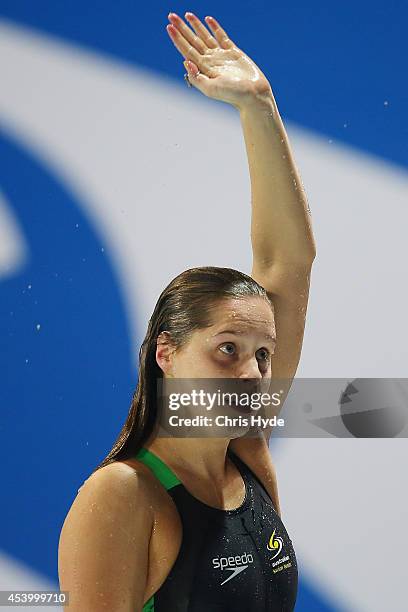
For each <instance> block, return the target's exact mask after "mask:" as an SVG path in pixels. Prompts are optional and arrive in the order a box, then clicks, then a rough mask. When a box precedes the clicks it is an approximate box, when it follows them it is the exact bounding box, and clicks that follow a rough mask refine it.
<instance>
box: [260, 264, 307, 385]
mask: <svg viewBox="0 0 408 612" xmlns="http://www.w3.org/2000/svg"><path fill="white" fill-rule="evenodd" d="M311 268H312V263H306V264H304V265H302V264H293V265H289V264H285V263H281V262H277V263H276V264H274V265H271V266H270V267H269V268H268V269H263V270H258V269H257V268H256V267H254V268H253V270H252V274H251V276H252V278H254V280H256V281H257V282H258V283H259V284H260V285H262V286H263V287H264V288H265V290H266V292H267V293H268V295H269V297H270V299H271V301H272V303H273V305H274V315H275V326H276V348H275V352H274V354H273V355H272V376H273V378H282V379H290V380H292V379H293V377H294V375H295V373H296V370H297V366H298V364H299V360H300V354H301V351H302V345H303V336H304V329H305V320H306V312H307V304H308V299H309V286H310V274H311Z"/></svg>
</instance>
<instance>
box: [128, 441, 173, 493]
mask: <svg viewBox="0 0 408 612" xmlns="http://www.w3.org/2000/svg"><path fill="white" fill-rule="evenodd" d="M135 458H136V459H139V461H141V462H142V463H144V464H145V465H147V467H148V468H150V469H151V470H152V472H153V474H154V475H155V476H156V477H157V478H158V480H160V482H161V483H162V485H163V486H164V487H165V488H166V489H167V490H168V489H171V488H173V487H175V486H176V485H178V484H181V481H180V480H179V479H178V478H177V476H176V475H175V473H174V472H173V471H172V470H171V469H170V468H169V466H168V465H166V464H165V463H164V461H162V460H161V459H160V458H159V457H158V456H157V455H155V454H154V453H152V451H150V450H148V449H147V448H141V449H140V450H139V451H138V453H137V454H136V455H135Z"/></svg>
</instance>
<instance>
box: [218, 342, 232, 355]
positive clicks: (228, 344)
mask: <svg viewBox="0 0 408 612" xmlns="http://www.w3.org/2000/svg"><path fill="white" fill-rule="evenodd" d="M228 346H229V347H232V348H233V349H235V344H233V343H232V342H226V343H225V344H223V345H222V346H220V351H222V352H223V353H224V351H223V350H222V349H224V348H225V347H228ZM225 354H226V355H232V354H233V353H230V352H228V353H225Z"/></svg>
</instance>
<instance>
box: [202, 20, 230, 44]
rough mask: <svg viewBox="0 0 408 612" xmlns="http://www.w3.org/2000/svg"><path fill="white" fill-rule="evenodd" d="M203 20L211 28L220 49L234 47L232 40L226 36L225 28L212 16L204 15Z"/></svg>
mask: <svg viewBox="0 0 408 612" xmlns="http://www.w3.org/2000/svg"><path fill="white" fill-rule="evenodd" d="M205 21H206V23H207V25H208V26H209V27H210V28H211V30H212V32H213V34H214V36H215V38H216V39H217V42H218V43H219V45H220V47H221V48H222V49H231V48H232V47H234V43H233V41H232V40H231V39H230V38H228V35H227V33H226V32H225V30H223V29H222V27H221V26H220V24H219V23H218V21H217V20H216V19H214V17H206V18H205Z"/></svg>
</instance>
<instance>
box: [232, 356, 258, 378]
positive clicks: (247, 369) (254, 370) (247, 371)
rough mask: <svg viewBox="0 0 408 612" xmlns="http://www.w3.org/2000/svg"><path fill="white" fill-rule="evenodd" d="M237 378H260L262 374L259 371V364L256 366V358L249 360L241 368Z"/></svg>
mask: <svg viewBox="0 0 408 612" xmlns="http://www.w3.org/2000/svg"><path fill="white" fill-rule="evenodd" d="M238 378H240V379H241V380H242V379H244V380H245V379H246V378H248V379H249V378H252V379H254V378H259V379H261V378H262V373H261V372H260V371H259V364H258V360H257V359H256V358H254V359H249V360H248V361H247V362H246V363H245V364H244V365H243V366H242V369H241V371H240V373H239V374H238Z"/></svg>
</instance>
